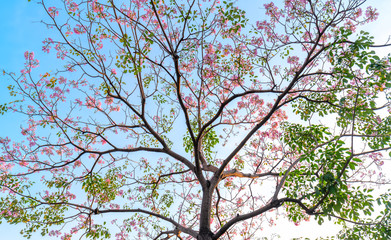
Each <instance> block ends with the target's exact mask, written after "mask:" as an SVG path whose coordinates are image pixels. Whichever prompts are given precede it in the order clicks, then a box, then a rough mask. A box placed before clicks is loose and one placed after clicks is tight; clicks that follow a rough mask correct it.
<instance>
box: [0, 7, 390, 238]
mask: <svg viewBox="0 0 391 240" xmlns="http://www.w3.org/2000/svg"><path fill="white" fill-rule="evenodd" d="M264 2H266V1H264ZM369 2H371V3H373V4H376V5H374V6H375V7H376V8H378V9H379V10H380V12H381V15H380V18H379V20H378V21H377V22H376V23H373V24H370V25H369V26H367V27H366V28H365V30H367V31H370V32H371V33H372V34H373V35H375V36H376V38H375V40H376V42H377V43H378V44H381V43H385V42H386V41H387V39H388V37H389V36H390V35H391V27H389V26H390V24H389V23H390V22H391V16H390V15H389V11H390V10H391V1H390V0H372V1H369ZM261 11H262V10H261V9H252V12H251V13H250V14H256V13H258V14H259V13H260V12H261ZM43 16H44V12H43V11H42V10H41V7H40V6H39V5H38V4H36V3H34V2H28V1H27V0H11V1H3V2H2V5H1V8H0V32H1V35H0V70H2V69H6V70H7V71H13V72H16V73H17V72H19V70H20V69H21V68H22V67H23V63H24V58H23V53H24V52H25V51H26V50H29V51H34V52H35V53H36V56H37V58H38V59H40V61H41V66H42V68H43V69H45V70H46V71H48V70H50V67H51V64H50V63H51V60H53V59H54V58H55V57H54V56H53V55H47V54H45V53H43V52H42V51H41V42H42V40H43V39H44V38H45V37H47V35H48V30H47V28H46V27H45V26H44V25H43V24H42V23H40V21H41V19H42V17H43ZM387 51H388V52H391V48H390V49H387ZM5 80H6V79H5V78H4V77H1V78H0V96H1V97H0V104H1V103H3V102H5V101H7V96H8V92H7V90H5V87H6V86H7V85H8V84H9V83H8V84H7V82H6V81H5ZM15 131H16V132H18V131H19V126H18V125H17V121H15V119H12V115H7V117H6V118H5V117H4V116H1V115H0V135H1V136H7V135H12V133H13V132H15ZM285 224H287V225H281V226H282V227H278V226H277V227H276V228H275V229H274V230H275V231H273V232H280V231H282V229H284V230H283V231H285V232H288V233H289V232H291V233H292V232H298V233H299V235H298V236H300V235H301V234H306V232H307V233H308V234H309V235H308V236H310V235H311V234H310V233H311V232H313V233H315V234H316V235H317V234H319V232H322V231H323V232H324V233H325V234H326V233H328V232H330V228H329V227H331V225H329V226H328V227H325V226H323V227H322V228H320V227H318V226H317V224H315V225H313V224H311V223H305V224H303V227H301V228H300V230H299V231H297V228H295V227H294V225H293V224H290V223H289V224H288V223H285ZM291 225H292V226H291ZM265 228H267V226H265ZM20 229H21V227H19V226H10V225H8V224H5V223H3V224H1V225H0V232H1V236H0V238H1V239H12V240H19V239H22V238H21V236H20V235H19V231H20ZM281 235H282V236H283V234H281ZM316 235H315V236H316ZM38 239H42V238H41V237H40V236H39V235H37V236H35V237H34V238H32V240H38ZM45 239H50V238H46V237H45ZM282 239H284V238H282Z"/></svg>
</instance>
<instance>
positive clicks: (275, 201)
mask: <svg viewBox="0 0 391 240" xmlns="http://www.w3.org/2000/svg"><path fill="white" fill-rule="evenodd" d="M59 2H60V1H56V2H53V1H44V0H43V1H42V2H40V4H42V7H43V8H44V9H45V11H46V12H47V14H48V15H47V20H46V22H45V24H47V26H48V27H49V28H51V29H53V30H55V31H57V33H58V39H52V38H47V39H45V40H44V42H43V43H44V46H43V51H44V52H48V53H49V52H50V51H53V50H54V51H55V52H56V54H57V58H59V59H62V60H64V62H65V66H64V67H63V68H61V69H60V70H57V71H52V72H50V71H49V72H41V75H39V76H38V75H37V74H36V71H37V70H36V69H34V68H37V67H38V66H39V61H38V60H37V59H35V57H34V54H33V52H26V54H25V58H26V65H25V67H24V68H23V70H22V71H21V73H20V74H19V75H16V74H14V73H8V72H4V73H5V75H6V76H8V79H10V80H13V84H12V85H10V87H9V90H10V94H11V96H12V97H13V98H14V99H12V102H9V103H7V104H4V105H2V106H1V113H2V114H21V115H23V116H25V119H26V121H25V122H24V123H23V124H24V125H22V127H21V135H22V136H21V137H22V138H23V139H22V140H21V141H18V139H20V138H21V137H19V138H17V139H16V140H12V139H11V137H4V138H1V139H0V143H1V146H2V151H3V152H2V155H1V156H0V160H1V179H0V185H1V187H2V195H1V201H0V206H1V217H2V219H3V220H6V221H7V222H9V223H11V224H19V223H24V224H25V225H26V228H25V230H24V231H23V232H22V234H23V235H24V236H25V237H29V236H31V234H32V233H33V232H35V231H40V232H41V234H42V235H47V234H48V235H49V236H61V237H63V239H71V238H72V236H76V235H77V234H79V235H78V236H84V237H86V238H91V239H104V238H110V239H113V238H114V237H115V238H116V239H126V238H129V237H130V238H135V237H139V238H142V239H148V238H151V239H170V238H173V239H199V240H206V239H254V238H256V237H257V236H259V235H258V234H260V230H261V229H262V228H261V227H264V226H265V224H268V223H267V221H269V222H271V221H273V218H274V215H270V214H269V213H270V212H272V211H275V210H276V209H279V212H278V214H281V215H283V216H285V217H287V218H288V219H290V220H291V221H293V222H295V223H299V222H301V221H303V220H308V218H309V216H314V217H315V219H316V220H317V221H318V222H319V224H321V223H322V222H323V221H324V219H325V218H335V219H336V220H337V221H338V222H339V223H340V224H342V225H343V226H344V229H343V230H342V232H341V233H340V235H339V237H340V238H348V239H363V237H364V236H366V237H372V238H373V239H375V238H376V239H381V238H383V239H385V238H387V237H390V236H391V229H390V225H391V224H390V221H391V218H390V210H391V203H390V200H389V197H390V194H389V193H388V192H384V193H383V194H380V195H379V196H372V193H371V192H372V189H373V186H374V185H377V184H384V183H386V181H387V179H386V177H385V176H384V174H383V173H382V170H381V166H382V165H383V159H384V157H383V155H384V154H387V153H388V151H389V149H390V146H391V145H390V144H391V141H390V134H391V127H390V126H391V117H390V114H389V112H390V111H391V107H390V100H391V95H390V92H391V91H390V88H391V73H390V69H391V66H390V56H387V57H385V58H380V57H379V56H377V55H376V52H375V51H373V49H374V48H375V47H380V46H378V45H374V41H373V38H372V37H371V36H370V35H369V34H368V33H366V32H360V33H355V30H356V28H358V27H359V26H360V25H362V24H365V23H367V22H370V21H373V20H375V19H376V17H377V13H376V10H375V9H374V8H372V7H368V8H366V10H362V9H361V8H362V6H363V4H364V2H365V0H327V1H326V0H285V1H284V2H283V3H277V1H276V3H269V4H265V5H264V9H265V14H263V13H260V14H259V16H257V18H258V19H250V18H247V17H246V14H245V11H244V10H242V9H241V8H240V7H237V4H239V3H235V2H231V1H229V0H227V1H222V2H220V1H217V0H210V1H208V0H205V1H199V0H188V1H179V0H178V1H175V0H160V1H158V0H156V1H155V0H152V1H147V0H132V1H113V0H108V1H100V0H89V1H80V0H66V1H61V2H62V3H59ZM48 4H62V5H54V6H52V5H50V6H49V5H48ZM363 11H364V12H365V13H364V12H363ZM253 20H255V21H253ZM382 46H383V47H385V46H387V45H382ZM288 116H289V117H290V118H288ZM329 119H330V120H329ZM13 137H16V135H15V136H13ZM376 201H377V202H378V204H379V205H380V208H381V211H380V212H379V213H378V212H377V211H375V205H376ZM377 213H378V216H377V215H376V214H377ZM100 216H104V217H105V219H111V218H112V221H111V222H110V221H108V222H105V221H103V220H102V218H101V217H100ZM348 223H353V225H349V224H348ZM78 232H79V233H78ZM80 234H81V235H80Z"/></svg>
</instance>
